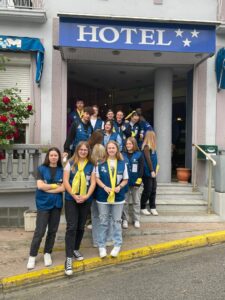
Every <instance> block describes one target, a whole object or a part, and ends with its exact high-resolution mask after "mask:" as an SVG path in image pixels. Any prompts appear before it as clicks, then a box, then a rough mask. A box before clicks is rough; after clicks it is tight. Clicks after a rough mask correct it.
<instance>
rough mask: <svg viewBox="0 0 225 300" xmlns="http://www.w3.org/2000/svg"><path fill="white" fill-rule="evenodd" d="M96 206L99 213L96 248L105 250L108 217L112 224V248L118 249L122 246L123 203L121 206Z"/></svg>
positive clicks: (100, 204) (99, 204)
mask: <svg viewBox="0 0 225 300" xmlns="http://www.w3.org/2000/svg"><path fill="white" fill-rule="evenodd" d="M97 204H98V211H99V231H98V246H99V248H105V244H106V238H107V231H108V229H109V224H110V222H109V221H110V215H111V216H112V223H113V233H112V237H113V241H114V246H116V247H120V246H121V245H122V227H121V219H122V212H123V205H124V204H123V203H121V204H102V203H97Z"/></svg>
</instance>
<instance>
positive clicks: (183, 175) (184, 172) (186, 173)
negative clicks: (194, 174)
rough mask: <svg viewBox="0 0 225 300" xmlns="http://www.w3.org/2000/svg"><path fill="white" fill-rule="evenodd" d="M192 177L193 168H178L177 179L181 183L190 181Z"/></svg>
mask: <svg viewBox="0 0 225 300" xmlns="http://www.w3.org/2000/svg"><path fill="white" fill-rule="evenodd" d="M190 177H191V169H188V168H177V180H178V182H180V183H188V180H189V179H190Z"/></svg>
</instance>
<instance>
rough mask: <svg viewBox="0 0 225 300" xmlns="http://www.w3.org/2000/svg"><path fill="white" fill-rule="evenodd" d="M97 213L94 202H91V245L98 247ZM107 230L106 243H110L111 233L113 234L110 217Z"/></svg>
mask: <svg viewBox="0 0 225 300" xmlns="http://www.w3.org/2000/svg"><path fill="white" fill-rule="evenodd" d="M99 222H100V221H99V212H98V205H97V202H96V200H93V201H92V204H91V224H92V239H93V245H98V233H99ZM109 222H110V223H109V228H108V231H107V235H106V241H107V242H111V241H113V237H112V232H113V222H112V217H111V216H110V221H109Z"/></svg>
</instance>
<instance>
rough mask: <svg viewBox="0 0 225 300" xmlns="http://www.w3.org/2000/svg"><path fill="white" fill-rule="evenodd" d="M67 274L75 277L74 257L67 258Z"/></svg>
mask: <svg viewBox="0 0 225 300" xmlns="http://www.w3.org/2000/svg"><path fill="white" fill-rule="evenodd" d="M65 274H66V275H67V276H71V275H73V260H72V257H67V258H66V261H65Z"/></svg>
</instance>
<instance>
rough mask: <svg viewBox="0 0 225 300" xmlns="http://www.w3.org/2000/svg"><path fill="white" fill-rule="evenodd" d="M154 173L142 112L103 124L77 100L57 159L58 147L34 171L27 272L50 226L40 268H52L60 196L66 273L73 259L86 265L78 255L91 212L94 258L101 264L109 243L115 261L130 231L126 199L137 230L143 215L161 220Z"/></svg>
mask: <svg viewBox="0 0 225 300" xmlns="http://www.w3.org/2000/svg"><path fill="white" fill-rule="evenodd" d="M62 162H63V163H64V167H63V165H62ZM157 172H158V162H157V152H156V138H155V133H154V131H153V129H152V127H151V125H150V124H149V123H148V122H147V121H146V120H145V119H144V118H143V116H142V115H141V111H140V110H136V111H133V112H131V114H129V115H128V116H127V117H126V118H124V114H123V112H122V111H118V112H117V113H116V116H115V119H114V112H113V111H112V110H109V111H108V113H107V115H106V121H105V122H103V121H102V120H101V119H100V118H99V117H98V107H97V106H96V105H94V106H93V107H84V102H83V101H82V100H78V101H77V102H76V109H75V111H73V112H72V113H70V115H69V117H68V135H67V139H66V141H65V144H64V152H63V154H62V157H61V153H60V151H59V149H58V148H56V147H52V148H50V149H49V150H48V152H47V154H46V158H45V161H44V163H43V164H42V165H41V166H39V167H38V174H37V191H36V206H37V221H36V229H35V232H34V236H33V240H32V243H31V247H30V256H29V259H28V263H27V268H28V269H33V268H34V267H35V260H36V256H37V254H38V250H39V247H40V243H41V241H42V238H43V236H44V234H45V232H46V229H47V227H48V231H47V236H46V240H45V246H44V264H45V266H50V265H52V257H51V253H52V250H53V246H54V242H55V237H56V233H57V230H58V226H59V222H60V214H61V210H62V207H63V193H64V192H65V217H66V223H67V226H66V233H65V250H66V260H65V274H66V275H68V276H69V275H72V274H73V267H72V262H73V257H75V259H77V260H83V259H84V258H83V255H82V254H81V253H80V251H79V249H80V245H81V241H82V238H83V235H84V230H85V224H86V221H87V217H88V214H89V212H90V210H91V219H92V237H93V247H98V249H99V256H100V257H101V258H104V257H106V256H107V246H109V245H113V249H112V250H111V252H110V255H111V256H112V257H117V256H118V254H119V252H120V249H121V246H122V227H123V228H128V224H129V200H131V203H132V218H133V224H134V227H135V228H140V213H142V214H144V215H150V214H152V215H158V212H157V210H156V204H155V198H156V185H157V184H156V175H157ZM142 183H143V191H142V192H141V186H142ZM147 202H149V208H150V210H148V209H147Z"/></svg>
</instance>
